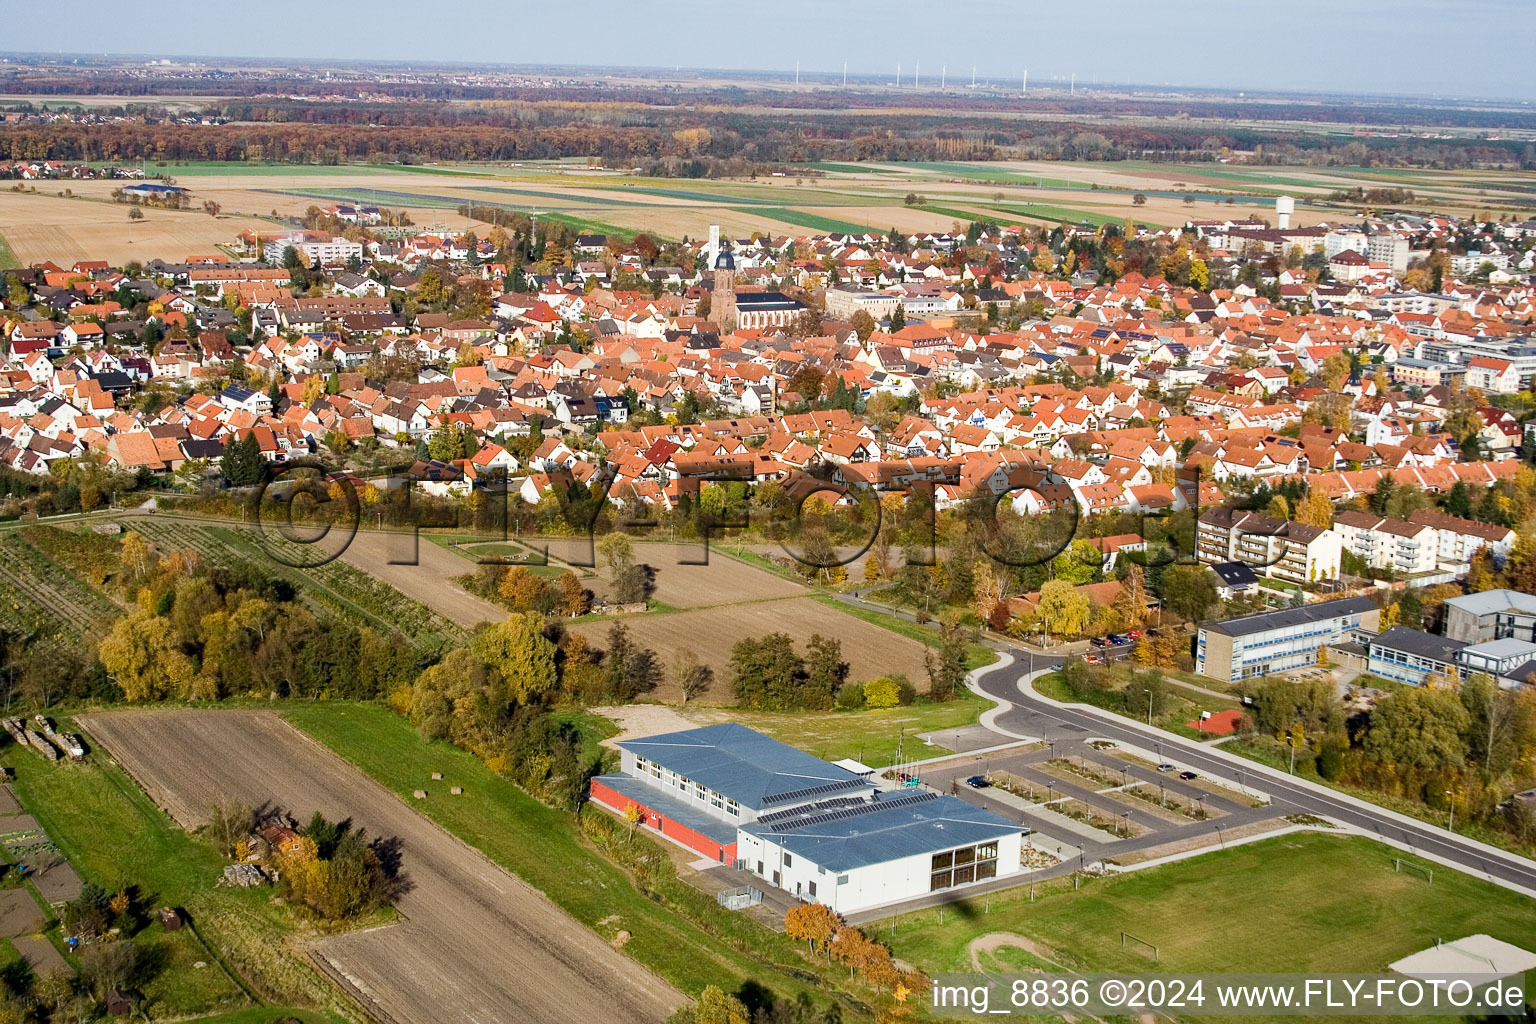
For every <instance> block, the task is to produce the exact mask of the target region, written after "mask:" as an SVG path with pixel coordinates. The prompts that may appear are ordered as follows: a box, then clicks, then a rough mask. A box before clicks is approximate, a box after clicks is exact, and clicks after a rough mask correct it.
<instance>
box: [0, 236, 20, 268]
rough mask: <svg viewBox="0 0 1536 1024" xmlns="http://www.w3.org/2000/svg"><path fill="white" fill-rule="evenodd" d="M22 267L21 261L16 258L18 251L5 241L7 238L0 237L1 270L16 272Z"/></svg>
mask: <svg viewBox="0 0 1536 1024" xmlns="http://www.w3.org/2000/svg"><path fill="white" fill-rule="evenodd" d="M20 266H21V261H20V260H19V259H17V258H16V251H15V250H14V249H12V248H11V246H10V243H8V242H7V241H6V240H5V236H4V235H0V270H15V269H16V268H17V267H20Z"/></svg>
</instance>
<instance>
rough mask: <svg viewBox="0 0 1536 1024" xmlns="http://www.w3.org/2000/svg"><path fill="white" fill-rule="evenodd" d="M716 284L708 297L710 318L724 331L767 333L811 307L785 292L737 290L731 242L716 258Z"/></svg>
mask: <svg viewBox="0 0 1536 1024" xmlns="http://www.w3.org/2000/svg"><path fill="white" fill-rule="evenodd" d="M713 270H714V284H713V288H712V290H711V291H710V295H709V318H710V319H711V320H713V321H714V322H715V323H716V324H717V325H719V327H720V329H721V330H722V331H736V330H743V331H745V330H765V329H767V328H770V327H788V326H789V325H790V324H791V323H793V322H794V319H795V317H796V316H798V315H800V314H801V313H802V312H804V311H805V310H807V309H809V308H810V307H809V306H807V305H806V304H805V303H803V302H801V301H799V300H798V299H792V298H790V297H789V296H788V295H785V294H784V293H783V292H765V291H758V290H757V289H755V288H753V289H749V290H747V291H745V292H738V291H737V290H736V257H735V255H734V254H733V253H732V252H731V243H730V242H722V243H720V251H719V253H718V254H717V255H716V256H715V259H714V268H713Z"/></svg>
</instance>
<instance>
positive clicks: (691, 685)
mask: <svg viewBox="0 0 1536 1024" xmlns="http://www.w3.org/2000/svg"><path fill="white" fill-rule="evenodd" d="M672 678H673V679H674V680H676V682H677V688H678V690H679V691H680V692H681V693H682V695H683V700H682V702H683V703H684V704H686V703H688V702H689V701H690V700H692V699H693V698H695V697H697V696H698V695H699V694H701V693H703V692H704V691H705V690H707V689H709V684H710V683H711V682H713V681H714V678H715V671H714V669H712V668H710V667H709V666H708V665H700V664H699V656H698V655H697V654H694V653H693V651H691V650H688V649H686V648H684V649H682V650H679V651H678V652H677V654H676V655H675V656H674V657H673V659H672Z"/></svg>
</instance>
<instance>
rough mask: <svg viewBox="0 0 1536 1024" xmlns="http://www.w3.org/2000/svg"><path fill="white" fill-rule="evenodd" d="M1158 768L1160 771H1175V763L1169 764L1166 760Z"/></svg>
mask: <svg viewBox="0 0 1536 1024" xmlns="http://www.w3.org/2000/svg"><path fill="white" fill-rule="evenodd" d="M1157 770H1158V771H1160V772H1171V771H1173V765H1171V764H1168V763H1167V762H1166V761H1165V762H1163V763H1162V764H1160V765H1158V766H1157Z"/></svg>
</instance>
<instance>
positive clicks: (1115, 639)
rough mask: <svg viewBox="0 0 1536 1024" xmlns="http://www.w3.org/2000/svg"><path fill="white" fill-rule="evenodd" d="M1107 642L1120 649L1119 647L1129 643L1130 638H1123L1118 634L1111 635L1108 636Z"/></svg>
mask: <svg viewBox="0 0 1536 1024" xmlns="http://www.w3.org/2000/svg"><path fill="white" fill-rule="evenodd" d="M1109 642H1110V643H1112V644H1114V645H1115V646H1116V647H1120V646H1123V645H1125V644H1128V643H1130V642H1131V638H1130V637H1128V636H1124V635H1122V634H1120V633H1111V634H1110V635H1109Z"/></svg>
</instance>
